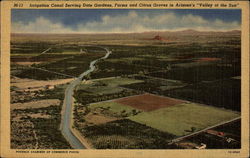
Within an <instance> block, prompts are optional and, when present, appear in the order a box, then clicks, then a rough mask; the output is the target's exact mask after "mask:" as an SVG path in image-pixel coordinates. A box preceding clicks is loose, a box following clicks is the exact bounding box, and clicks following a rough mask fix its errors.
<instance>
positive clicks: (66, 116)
mask: <svg viewBox="0 0 250 158" xmlns="http://www.w3.org/2000/svg"><path fill="white" fill-rule="evenodd" d="M97 47H99V46H97ZM99 48H103V49H104V50H106V52H107V53H106V55H105V56H104V57H102V58H99V59H96V60H94V61H92V62H91V63H90V65H89V69H88V70H87V71H85V72H83V73H82V74H81V75H80V76H79V77H78V78H76V79H75V80H73V81H72V82H70V84H69V85H68V87H67V88H66V91H65V98H64V103H63V111H64V112H63V115H62V122H61V131H62V134H63V136H64V137H65V138H66V140H67V141H68V142H69V143H70V145H71V146H72V148H74V149H85V146H84V145H83V144H82V143H81V142H80V140H78V138H77V137H76V136H75V135H74V133H72V131H71V129H70V127H71V118H72V116H71V115H72V97H73V91H74V88H75V86H76V85H78V84H79V83H81V81H82V79H83V77H84V76H86V75H88V74H89V73H91V72H93V71H94V70H95V63H96V62H97V61H99V60H102V59H106V58H108V56H109V55H110V54H111V51H109V50H108V49H107V48H104V47H99Z"/></svg>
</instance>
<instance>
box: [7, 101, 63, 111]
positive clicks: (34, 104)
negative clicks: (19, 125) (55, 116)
mask: <svg viewBox="0 0 250 158" xmlns="http://www.w3.org/2000/svg"><path fill="white" fill-rule="evenodd" d="M51 105H58V106H59V105H60V100H59V99H45V100H39V101H31V102H26V103H15V104H11V109H27V108H42V107H48V106H51Z"/></svg>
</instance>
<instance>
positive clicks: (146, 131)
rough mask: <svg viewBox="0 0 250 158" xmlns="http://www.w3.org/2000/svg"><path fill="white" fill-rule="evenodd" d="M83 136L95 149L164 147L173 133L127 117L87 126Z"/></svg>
mask: <svg viewBox="0 0 250 158" xmlns="http://www.w3.org/2000/svg"><path fill="white" fill-rule="evenodd" d="M83 133H84V136H85V137H86V138H87V139H88V140H90V141H91V142H92V144H93V145H94V147H95V148H97V149H124V148H126V149H164V148H167V147H168V145H167V143H168V140H170V139H171V138H174V136H173V135H171V134H168V133H166V132H161V131H158V130H156V129H154V128H151V127H148V126H145V125H142V124H138V123H136V122H133V121H131V120H128V119H123V120H117V121H112V122H108V123H106V124H101V125H94V126H89V127H86V128H84V129H83Z"/></svg>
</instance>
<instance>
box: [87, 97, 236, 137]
mask: <svg viewBox="0 0 250 158" xmlns="http://www.w3.org/2000/svg"><path fill="white" fill-rule="evenodd" d="M135 98H136V99H135ZM142 98H143V99H142ZM159 98H160V99H162V101H160V102H156V101H155V102H153V103H152V100H158V101H159ZM152 105H154V106H152ZM89 108H90V109H96V108H101V109H106V110H108V111H112V112H113V113H116V114H118V115H119V114H121V115H122V114H126V115H122V116H125V117H128V118H129V119H130V120H132V121H135V122H138V123H141V124H145V125H147V126H149V127H152V128H155V129H158V130H160V131H163V132H168V133H171V134H173V135H175V136H183V135H187V134H190V133H193V132H196V131H199V130H202V129H205V128H207V127H209V126H213V125H216V124H218V123H221V122H224V121H229V120H231V119H234V118H236V117H239V116H240V114H239V113H238V112H235V111H231V110H225V109H222V108H216V107H211V106H207V105H201V104H196V103H191V102H184V101H180V100H175V99H172V98H168V97H159V96H155V95H149V94H143V95H137V96H130V97H125V98H121V99H116V100H112V101H107V102H100V103H95V104H90V106H89ZM137 110H138V113H136V111H137ZM133 112H134V113H135V114H134V115H133Z"/></svg>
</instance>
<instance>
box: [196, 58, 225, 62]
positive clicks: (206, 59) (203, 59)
mask: <svg viewBox="0 0 250 158" xmlns="http://www.w3.org/2000/svg"><path fill="white" fill-rule="evenodd" d="M217 60H221V59H220V58H199V59H197V60H196V61H197V62H204V61H217Z"/></svg>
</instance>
